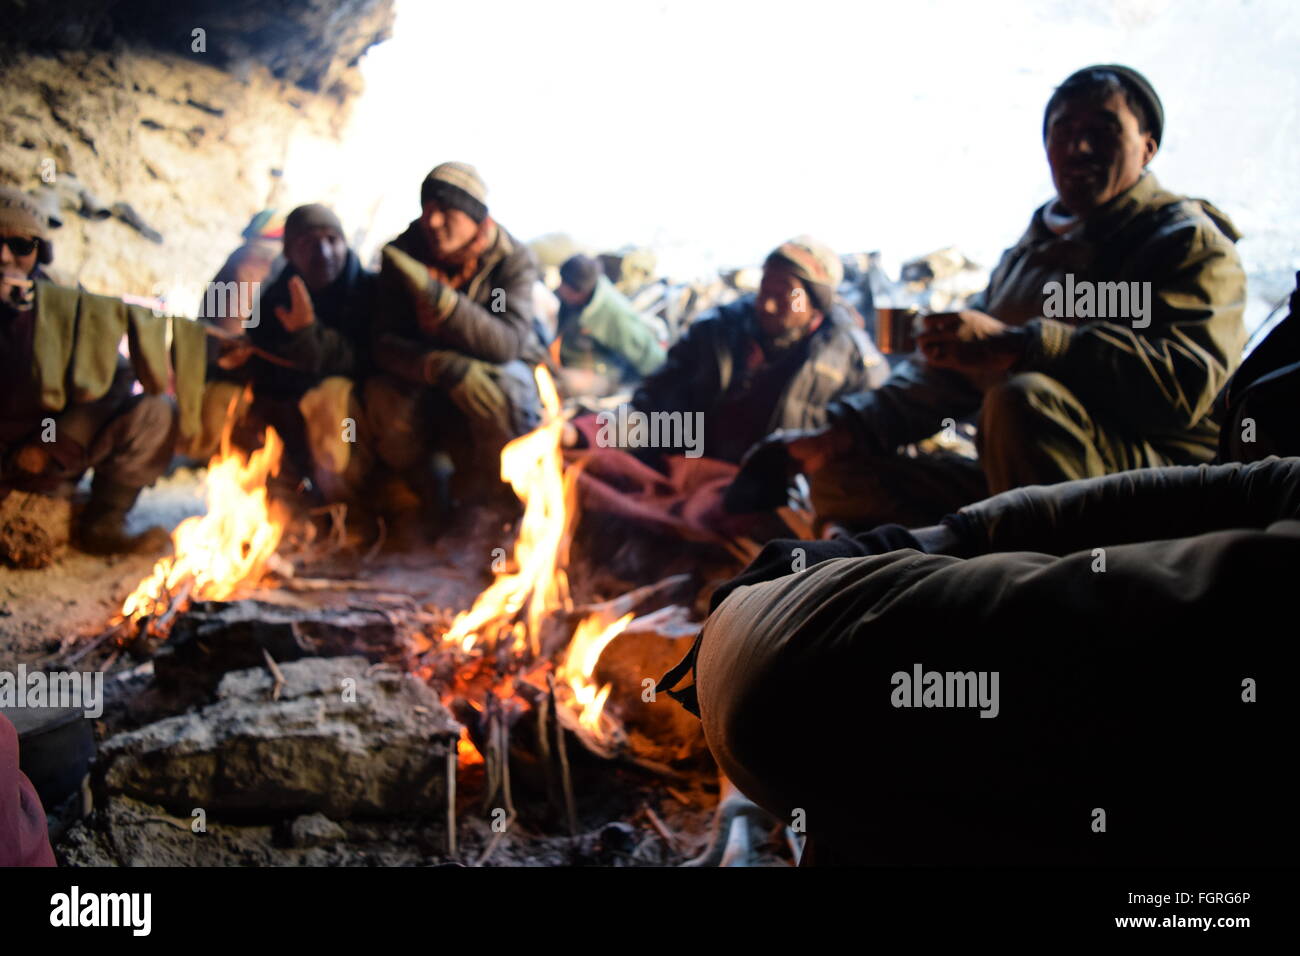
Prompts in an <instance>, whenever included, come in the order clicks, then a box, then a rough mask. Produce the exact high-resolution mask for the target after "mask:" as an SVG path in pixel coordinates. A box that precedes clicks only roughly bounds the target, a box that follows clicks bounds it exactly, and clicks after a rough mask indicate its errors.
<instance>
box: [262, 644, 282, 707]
mask: <svg viewBox="0 0 1300 956" xmlns="http://www.w3.org/2000/svg"><path fill="white" fill-rule="evenodd" d="M262 656H263V657H265V658H266V667H267V669H268V670H269V671H270V672H271V676H272V677H273V678H275V683H274V684H273V685H272V686H271V700H279V699H280V691H281V690H282V689H283V687H284V683H285V681H284V673H283V672H282V671H281V670H280V665H279V664H277V663H276V662H275V658H274V657H272V656H271V652H270V651H268V650H267V649H266V648H265V647H264V648H262Z"/></svg>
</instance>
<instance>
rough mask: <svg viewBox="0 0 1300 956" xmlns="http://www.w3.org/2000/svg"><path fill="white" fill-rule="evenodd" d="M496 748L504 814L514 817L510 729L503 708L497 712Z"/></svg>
mask: <svg viewBox="0 0 1300 956" xmlns="http://www.w3.org/2000/svg"><path fill="white" fill-rule="evenodd" d="M497 739H498V741H499V744H498V746H497V749H498V752H499V753H500V754H501V787H502V791H503V793H504V795H505V798H506V812H507V813H508V814H510V817H511V819H513V818H514V815H515V801H514V795H513V794H512V793H511V792H510V728H509V726H507V721H506V711H505V708H502V709H501V710H499V711H497Z"/></svg>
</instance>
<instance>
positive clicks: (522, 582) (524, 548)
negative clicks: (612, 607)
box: [445, 366, 578, 656]
mask: <svg viewBox="0 0 1300 956" xmlns="http://www.w3.org/2000/svg"><path fill="white" fill-rule="evenodd" d="M534 376H535V378H536V379H537V389H538V391H539V392H540V393H541V397H542V406H543V408H544V409H545V410H546V416H545V418H544V420H543V422H542V424H541V425H540V426H538V427H537V428H535V429H533V430H532V431H531V432H529V433H528V434H527V435H522V436H520V437H519V438H516V439H515V440H514V441H512V442H510V443H509V444H508V445H506V447H505V448H504V449H502V451H501V478H502V480H504V481H508V482H510V486H511V487H512V488H513V489H514V491H515V494H516V495H517V496H518V497H519V500H520V501H522V502H523V503H524V516H523V519H522V520H521V521H520V524H519V536H518V538H517V539H516V541H515V559H514V567H515V568H516V570H514V571H510V572H506V573H499V574H498V575H497V577H496V579H495V580H494V581H493V582H492V584H491V585H489V586H488V588H487V590H485V591H484V592H483V593H482V594H480V595H479V596H478V598H477V599H476V600H475V601H474V604H473V606H472V607H471V608H470V609H469V610H468V611H462V612H461V613H460V614H458V615H456V618H455V620H453V621H452V625H451V629H450V630H449V631H448V632H447V634H446V638H445V640H447V641H448V642H451V641H456V642H459V643H460V645H461V649H462V650H465V651H469V650H470V649H471V648H473V647H474V645H475V644H476V643H477V642H478V641H479V639H480V638H482V637H486V636H491V635H501V636H508V637H510V638H511V648H512V650H514V651H515V652H516V653H521V652H522V651H523V650H525V649H526V648H527V649H530V650H531V651H532V653H533V655H534V656H537V655H539V654H540V653H541V629H542V620H543V619H544V618H545V617H546V615H547V614H548V613H550V612H552V611H555V610H559V609H564V610H568V609H569V608H571V607H572V606H573V605H572V602H571V601H570V598H569V579H568V577H567V576H566V575H565V572H564V567H565V565H566V564H568V557H569V554H568V551H569V539H570V537H571V535H572V533H573V526H574V524H575V522H576V520H577V514H578V507H577V498H578V494H577V488H578V483H577V478H578V476H577V471H578V470H577V469H576V468H571V469H569V471H568V472H567V473H566V472H565V470H564V455H563V453H562V452H561V450H560V442H561V437H562V436H563V433H564V418H563V416H561V414H560V397H559V395H558V394H556V391H555V383H554V382H553V381H552V380H551V376H550V374H549V373H548V372H547V371H546V368H545V367H544V366H538V367H537V369H536V371H535V373H534ZM525 605H526V607H525ZM520 611H523V612H524V615H525V616H524V620H523V621H522V622H519V621H516V620H515V617H516V615H517V614H519V612H520ZM520 623H522V625H523V626H522V627H521V626H520Z"/></svg>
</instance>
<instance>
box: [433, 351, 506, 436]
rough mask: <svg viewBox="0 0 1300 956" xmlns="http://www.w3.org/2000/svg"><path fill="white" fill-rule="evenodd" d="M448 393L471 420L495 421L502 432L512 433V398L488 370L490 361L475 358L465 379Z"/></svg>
mask: <svg viewBox="0 0 1300 956" xmlns="http://www.w3.org/2000/svg"><path fill="white" fill-rule="evenodd" d="M452 354H454V353H452ZM447 394H448V395H450V396H451V400H452V401H453V402H455V403H456V407H457V408H459V409H460V410H461V411H462V412H464V413H465V414H466V415H468V416H469V417H470V419H471V420H473V421H490V422H493V423H495V424H497V425H498V427H499V429H500V430H501V431H502V432H504V433H507V434H508V433H509V429H510V402H509V400H508V399H507V398H506V393H505V392H503V391H502V390H501V386H500V385H498V384H497V383H496V380H495V379H494V378H493V377H492V375H491V373H489V372H488V365H487V363H486V362H477V361H472V360H471V361H470V362H469V368H468V369H467V370H466V372H465V374H464V375H463V376H462V377H461V380H460V381H459V382H457V383H456V384H455V385H453V386H451V388H449V389H448V390H447Z"/></svg>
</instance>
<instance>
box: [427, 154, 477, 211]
mask: <svg viewBox="0 0 1300 956" xmlns="http://www.w3.org/2000/svg"><path fill="white" fill-rule="evenodd" d="M430 201H433V202H436V203H437V204H438V205H440V206H442V207H444V208H446V209H459V210H460V211H461V212H463V213H464V214H465V215H467V216H469V217H470V218H471V219H473V220H474V221H475V222H482V221H483V220H484V219H486V218H487V186H486V185H484V183H483V179H482V177H481V176H479V174H478V170H477V169H475V168H474V167H473V166H471V165H470V164H469V163H442V164H441V165H439V166H435V167H433V169H432V170H430V171H429V175H428V176H425V177H424V182H423V183H422V184H421V186H420V205H424V204H425V203H427V202H430Z"/></svg>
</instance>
